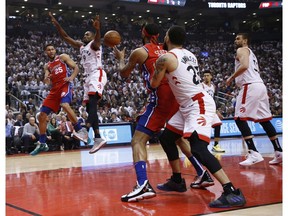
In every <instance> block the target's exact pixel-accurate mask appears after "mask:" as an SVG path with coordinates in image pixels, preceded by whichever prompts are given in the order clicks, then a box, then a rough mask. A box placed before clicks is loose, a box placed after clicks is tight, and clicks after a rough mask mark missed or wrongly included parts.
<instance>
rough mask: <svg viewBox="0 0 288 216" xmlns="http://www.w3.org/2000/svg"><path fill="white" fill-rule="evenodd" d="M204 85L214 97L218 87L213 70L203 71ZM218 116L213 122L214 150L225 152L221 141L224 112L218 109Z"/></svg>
mask: <svg viewBox="0 0 288 216" xmlns="http://www.w3.org/2000/svg"><path fill="white" fill-rule="evenodd" d="M202 85H203V87H204V89H205V91H206V92H207V93H208V94H209V95H211V97H212V98H214V95H215V91H216V87H215V85H214V84H213V83H212V72H211V71H210V70H205V71H204V72H203V82H202ZM216 114H217V115H216V117H215V120H214V121H213V123H212V127H213V128H214V146H213V147H212V151H213V152H216V153H223V152H225V150H224V149H222V148H221V147H220V144H219V141H220V130H221V125H222V122H221V120H222V119H223V116H222V114H221V113H220V112H219V111H218V110H217V111H216Z"/></svg>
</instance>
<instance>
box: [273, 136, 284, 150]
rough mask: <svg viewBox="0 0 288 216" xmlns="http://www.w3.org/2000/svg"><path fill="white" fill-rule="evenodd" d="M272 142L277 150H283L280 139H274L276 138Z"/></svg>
mask: <svg viewBox="0 0 288 216" xmlns="http://www.w3.org/2000/svg"><path fill="white" fill-rule="evenodd" d="M271 143H272V144H273V147H274V150H275V151H279V152H282V151H283V150H282V148H281V146H280V143H279V140H278V138H276V139H274V140H271Z"/></svg>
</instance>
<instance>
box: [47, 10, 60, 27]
mask: <svg viewBox="0 0 288 216" xmlns="http://www.w3.org/2000/svg"><path fill="white" fill-rule="evenodd" d="M48 15H49V16H50V18H51V22H52V23H53V24H54V25H57V24H59V23H58V21H57V20H56V19H55V17H54V16H53V15H52V13H51V12H49V13H48Z"/></svg>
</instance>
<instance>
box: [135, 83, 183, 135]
mask: <svg viewBox="0 0 288 216" xmlns="http://www.w3.org/2000/svg"><path fill="white" fill-rule="evenodd" d="M178 109H179V105H178V103H177V101H176V99H175V97H174V95H173V93H172V91H171V89H170V86H169V84H168V83H165V84H161V85H160V86H159V87H158V88H157V90H156V91H153V92H151V93H150V95H149V103H148V104H147V106H146V107H145V110H144V111H143V112H142V113H141V114H140V115H139V116H138V118H137V120H138V122H137V126H136V130H138V131H141V132H143V133H145V134H147V135H149V136H152V135H153V134H154V133H157V132H159V131H160V130H161V129H162V128H164V126H165V124H166V123H167V121H168V120H169V119H170V118H171V117H172V116H173V115H174V114H175V113H176V112H177V111H178Z"/></svg>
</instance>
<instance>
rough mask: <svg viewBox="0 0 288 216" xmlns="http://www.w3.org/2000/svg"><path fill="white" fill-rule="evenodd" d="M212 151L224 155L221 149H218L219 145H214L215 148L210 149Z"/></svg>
mask: <svg viewBox="0 0 288 216" xmlns="http://www.w3.org/2000/svg"><path fill="white" fill-rule="evenodd" d="M212 151H213V152H217V153H224V152H225V150H224V149H221V147H220V145H219V144H218V145H216V146H213V147H212Z"/></svg>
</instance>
